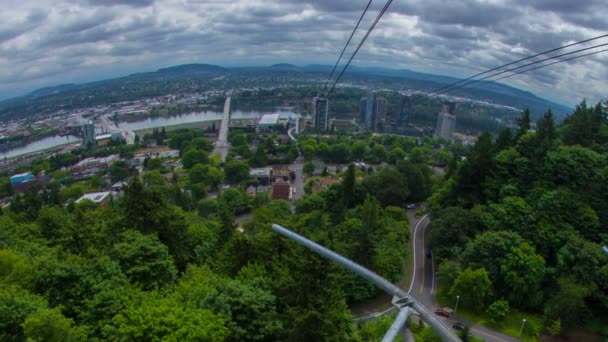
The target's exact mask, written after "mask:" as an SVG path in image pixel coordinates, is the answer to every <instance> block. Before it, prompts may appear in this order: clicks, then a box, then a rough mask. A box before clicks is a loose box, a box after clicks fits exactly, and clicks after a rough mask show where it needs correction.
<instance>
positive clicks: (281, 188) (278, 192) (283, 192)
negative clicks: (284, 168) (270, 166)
mask: <svg viewBox="0 0 608 342" xmlns="http://www.w3.org/2000/svg"><path fill="white" fill-rule="evenodd" d="M272 199H284V200H289V199H291V185H290V184H289V182H287V181H284V180H282V179H280V180H277V181H276V182H274V183H273V184H272Z"/></svg>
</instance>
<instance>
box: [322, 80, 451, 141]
mask: <svg viewBox="0 0 608 342" xmlns="http://www.w3.org/2000/svg"><path fill="white" fill-rule="evenodd" d="M455 110H456V104H455V103H453V102H447V101H446V102H444V103H443V105H442V108H441V111H440V112H439V113H438V115H437V123H436V125H435V130H434V131H429V132H426V131H421V130H420V129H416V128H415V127H413V126H412V125H411V123H410V120H411V116H412V112H413V105H412V98H411V96H409V95H402V96H401V97H400V98H399V103H398V105H397V110H396V111H389V102H388V100H387V99H386V98H384V97H380V96H378V95H377V93H376V92H375V91H370V92H369V93H368V94H367V96H365V97H362V98H361V99H360V100H359V115H358V118H357V120H358V121H359V124H360V126H361V127H362V128H363V129H365V130H368V131H380V132H386V133H397V134H404V135H412V136H422V135H423V134H429V135H430V134H431V132H432V134H433V136H435V137H442V138H444V139H447V140H452V139H453V134H454V130H455V128H456V115H455ZM389 114H390V115H389ZM312 121H313V127H314V129H315V130H317V131H319V132H326V131H328V130H329V129H330V127H331V126H332V125H337V126H339V125H342V124H344V125H349V124H352V121H350V120H338V119H330V115H329V103H328V99H327V98H326V97H315V98H313V103H312Z"/></svg>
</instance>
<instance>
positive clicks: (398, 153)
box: [388, 146, 405, 164]
mask: <svg viewBox="0 0 608 342" xmlns="http://www.w3.org/2000/svg"><path fill="white" fill-rule="evenodd" d="M403 158H405V152H404V151H403V149H402V148H401V147H398V146H397V147H393V149H391V151H390V152H389V153H388V162H389V163H391V164H396V163H397V161H399V160H403Z"/></svg>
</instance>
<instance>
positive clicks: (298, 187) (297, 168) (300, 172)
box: [289, 162, 304, 200]
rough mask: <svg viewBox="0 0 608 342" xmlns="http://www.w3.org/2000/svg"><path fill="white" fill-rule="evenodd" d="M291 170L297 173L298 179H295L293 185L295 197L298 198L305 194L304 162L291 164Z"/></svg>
mask: <svg viewBox="0 0 608 342" xmlns="http://www.w3.org/2000/svg"><path fill="white" fill-rule="evenodd" d="M289 170H290V171H293V172H294V173H295V175H296V179H294V181H293V187H294V189H295V193H294V194H293V199H295V200H297V199H300V198H302V196H304V164H303V163H301V162H296V163H294V164H290V165H289Z"/></svg>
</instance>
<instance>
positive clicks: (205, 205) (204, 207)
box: [196, 198, 219, 217]
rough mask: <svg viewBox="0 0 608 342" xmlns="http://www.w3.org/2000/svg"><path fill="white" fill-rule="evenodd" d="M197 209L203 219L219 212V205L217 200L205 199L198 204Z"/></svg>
mask: <svg viewBox="0 0 608 342" xmlns="http://www.w3.org/2000/svg"><path fill="white" fill-rule="evenodd" d="M196 208H197V210H198V214H199V215H200V216H201V217H208V216H209V215H211V214H216V213H217V212H218V211H219V203H218V202H217V200H216V199H215V198H204V199H202V200H200V201H199V202H198V204H197V206H196Z"/></svg>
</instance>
